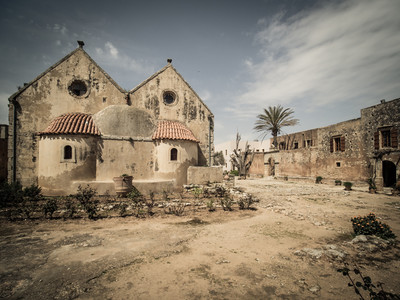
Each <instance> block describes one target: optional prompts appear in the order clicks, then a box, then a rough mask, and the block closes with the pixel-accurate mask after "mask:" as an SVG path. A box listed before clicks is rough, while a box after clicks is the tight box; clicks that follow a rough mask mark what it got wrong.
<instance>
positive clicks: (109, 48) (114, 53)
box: [105, 42, 119, 59]
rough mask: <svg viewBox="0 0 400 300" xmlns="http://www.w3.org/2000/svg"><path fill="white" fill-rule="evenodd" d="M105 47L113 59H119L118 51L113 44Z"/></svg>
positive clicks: (108, 43)
mask: <svg viewBox="0 0 400 300" xmlns="http://www.w3.org/2000/svg"><path fill="white" fill-rule="evenodd" d="M105 47H106V49H107V51H108V52H109V53H110V55H111V56H112V57H113V58H115V59H118V53H119V52H118V49H117V48H115V46H114V45H113V44H111V42H107V43H106V45H105Z"/></svg>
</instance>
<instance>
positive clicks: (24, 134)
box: [8, 49, 125, 185]
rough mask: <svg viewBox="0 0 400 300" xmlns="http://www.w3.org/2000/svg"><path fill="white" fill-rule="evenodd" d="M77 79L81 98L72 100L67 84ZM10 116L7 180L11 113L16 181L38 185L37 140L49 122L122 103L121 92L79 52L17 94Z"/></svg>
mask: <svg viewBox="0 0 400 300" xmlns="http://www.w3.org/2000/svg"><path fill="white" fill-rule="evenodd" d="M75 79H79V80H82V81H84V82H86V83H87V85H88V88H89V89H88V92H87V93H86V95H84V96H79V97H78V96H72V95H71V94H70V93H69V91H68V86H69V84H70V83H71V82H72V81H73V80H75ZM14 103H15V105H10V114H9V124H10V128H9V134H10V138H9V141H10V142H9V143H10V144H9V145H10V146H9V157H10V158H11V159H10V160H9V162H10V163H9V172H8V173H9V177H10V176H12V174H13V172H12V159H13V151H12V142H13V141H12V140H13V126H14V118H13V109H14V107H15V108H16V111H17V124H16V126H17V127H16V129H17V141H16V144H17V145H16V146H17V147H16V158H17V160H18V162H17V169H16V179H17V180H19V181H20V182H21V183H22V184H23V185H30V184H32V183H37V176H38V172H37V168H38V155H39V153H38V147H37V144H38V139H39V138H38V136H37V133H38V132H40V131H42V130H44V129H45V128H46V127H47V126H48V125H49V123H50V122H51V120H53V119H54V118H55V117H58V116H60V115H62V114H64V113H68V112H85V113H91V114H92V113H96V112H98V111H99V110H101V109H103V108H105V107H107V106H108V105H111V104H123V103H125V93H124V92H123V91H121V90H120V89H119V88H118V87H117V86H116V85H115V84H113V83H112V82H111V81H110V80H109V78H108V77H107V76H106V75H105V74H104V73H103V72H102V71H101V70H100V69H99V67H98V66H97V65H96V64H95V63H94V62H93V61H92V60H91V59H90V58H89V56H88V55H87V54H86V53H85V52H84V51H83V50H81V49H77V50H76V51H75V52H74V54H73V55H71V56H69V57H68V58H67V59H65V60H64V61H62V62H61V63H60V64H58V65H57V66H56V67H54V68H53V69H51V70H49V71H48V72H47V73H44V75H41V76H39V78H38V79H37V80H35V81H33V83H32V84H30V85H29V86H28V87H27V88H26V89H25V90H23V91H22V92H21V93H20V94H17V96H16V98H15V101H14Z"/></svg>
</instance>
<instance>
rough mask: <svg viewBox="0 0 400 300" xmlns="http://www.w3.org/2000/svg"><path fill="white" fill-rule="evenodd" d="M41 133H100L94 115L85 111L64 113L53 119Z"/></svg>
mask: <svg viewBox="0 0 400 300" xmlns="http://www.w3.org/2000/svg"><path fill="white" fill-rule="evenodd" d="M39 134H41V135H42V134H90V135H100V131H99V130H98V128H97V126H96V125H95V124H94V122H93V119H92V115H89V114H84V113H67V114H63V115H61V116H59V117H57V118H55V119H54V120H53V121H51V123H50V125H49V126H48V127H47V128H46V129H45V130H44V131H42V132H40V133H39Z"/></svg>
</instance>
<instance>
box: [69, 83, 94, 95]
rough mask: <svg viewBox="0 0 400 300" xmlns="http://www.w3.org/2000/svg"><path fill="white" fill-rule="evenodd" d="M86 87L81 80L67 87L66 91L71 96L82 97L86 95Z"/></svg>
mask: <svg viewBox="0 0 400 300" xmlns="http://www.w3.org/2000/svg"><path fill="white" fill-rule="evenodd" d="M88 90H89V89H88V86H87V84H86V83H85V82H84V81H83V80H74V81H72V82H71V84H70V85H69V86H68V91H69V93H70V94H71V95H72V96H76V97H82V96H85V95H86V94H87V93H88Z"/></svg>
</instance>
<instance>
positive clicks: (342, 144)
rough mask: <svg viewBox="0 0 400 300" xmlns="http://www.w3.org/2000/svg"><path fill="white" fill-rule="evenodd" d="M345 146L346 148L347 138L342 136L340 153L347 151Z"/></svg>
mask: <svg viewBox="0 0 400 300" xmlns="http://www.w3.org/2000/svg"><path fill="white" fill-rule="evenodd" d="M345 146H346V142H345V137H344V136H341V137H340V151H342V152H343V151H344V150H345Z"/></svg>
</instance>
